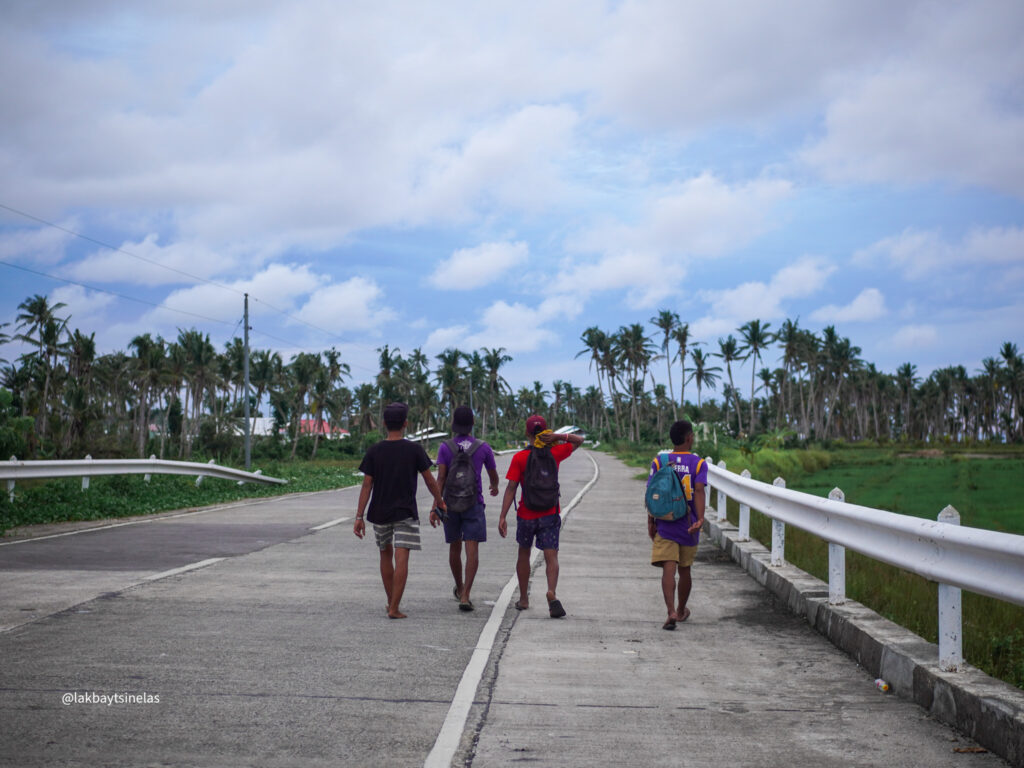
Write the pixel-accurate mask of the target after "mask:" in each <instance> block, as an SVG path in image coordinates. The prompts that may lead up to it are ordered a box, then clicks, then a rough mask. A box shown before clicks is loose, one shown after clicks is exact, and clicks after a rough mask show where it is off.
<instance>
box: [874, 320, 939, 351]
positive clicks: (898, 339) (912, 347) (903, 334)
mask: <svg viewBox="0 0 1024 768" xmlns="http://www.w3.org/2000/svg"><path fill="white" fill-rule="evenodd" d="M938 340H939V332H938V329H936V327H935V326H934V325H904V326H903V327H902V328H899V329H898V330H897V331H896V333H894V334H893V335H892V336H891V337H890V338H889V339H888V340H887V341H886V342H884V344H885V346H887V347H889V348H890V349H893V350H898V351H906V352H913V351H916V350H919V349H921V348H923V347H931V346H934V345H935V344H936V343H938Z"/></svg>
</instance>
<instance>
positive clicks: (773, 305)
mask: <svg viewBox="0 0 1024 768" xmlns="http://www.w3.org/2000/svg"><path fill="white" fill-rule="evenodd" d="M835 269H836V268H835V266H834V265H832V264H829V263H828V262H826V261H824V260H823V259H818V258H813V257H806V258H802V259H800V260H798V261H796V262H794V263H793V264H789V265H787V266H785V267H783V268H782V269H780V270H778V271H777V272H776V273H775V274H774V275H773V276H772V278H771V280H769V281H768V282H760V281H751V282H747V283H743V284H741V285H738V286H736V287H735V288H729V289H725V290H715V291H711V290H706V291H701V292H700V293H699V298H700V301H701V302H702V303H704V304H706V305H708V306H710V307H711V312H710V313H709V314H707V315H706V316H704V317H702V318H700V319H699V320H697V321H696V322H694V323H691V326H690V330H691V331H692V333H693V335H694V337H695V338H697V339H710V338H714V337H716V336H719V335H721V334H723V333H733V332H735V330H736V328H738V327H739V326H741V325H742V324H743V323H746V322H747V321H748V320H753V319H758V320H765V321H771V320H779V319H782V318H785V317H786V316H787V315H788V314H789V313H788V312H787V310H786V308H785V303H786V302H787V300H791V299H798V298H805V297H808V296H813V295H814V294H816V293H817V292H818V291H820V290H821V289H822V288H823V287H824V285H825V282H826V280H827V279H828V276H829V275H831V274H832V273H833V272H834V271H835Z"/></svg>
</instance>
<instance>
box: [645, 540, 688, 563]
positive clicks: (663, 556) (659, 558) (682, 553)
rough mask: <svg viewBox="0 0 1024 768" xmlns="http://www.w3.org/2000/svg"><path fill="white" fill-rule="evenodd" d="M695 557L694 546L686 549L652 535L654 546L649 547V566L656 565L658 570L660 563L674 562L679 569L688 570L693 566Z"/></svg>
mask: <svg viewBox="0 0 1024 768" xmlns="http://www.w3.org/2000/svg"><path fill="white" fill-rule="evenodd" d="M696 557H697V547H696V546H693V547H687V546H684V545H682V544H677V543H676V542H674V541H669V540H668V539H663V538H661V536H660V535H658V534H654V544H653V545H652V546H651V565H656V566H658V567H659V568H660V567H661V564H662V563H665V562H668V561H669V560H675V561H676V562H677V563H679V567H680V568H689V567H690V566H691V565H693V561H694V560H695V559H696Z"/></svg>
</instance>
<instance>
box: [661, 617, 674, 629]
mask: <svg viewBox="0 0 1024 768" xmlns="http://www.w3.org/2000/svg"><path fill="white" fill-rule="evenodd" d="M661 628H662V629H667V630H669V631H670V632H671V631H672V630H674V629H675V628H676V620H675V619H669V620H668V621H666V622H665V623H664V624H662V625H661Z"/></svg>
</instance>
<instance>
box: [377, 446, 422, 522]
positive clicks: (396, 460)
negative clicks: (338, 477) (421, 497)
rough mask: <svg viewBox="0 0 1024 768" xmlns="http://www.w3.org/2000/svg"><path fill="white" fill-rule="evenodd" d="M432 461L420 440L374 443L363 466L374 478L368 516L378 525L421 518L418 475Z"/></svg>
mask: <svg viewBox="0 0 1024 768" xmlns="http://www.w3.org/2000/svg"><path fill="white" fill-rule="evenodd" d="M432 464H433V462H431V461H430V457H429V456H427V452H426V451H424V450H423V446H422V445H420V444H419V443H413V442H410V441H409V440H404V439H403V440H381V441H380V442H379V443H376V444H375V445H371V446H370V449H369V450H368V451H367V452H366V455H365V456H364V457H363V461H362V463H361V464H360V465H359V471H360V472H362V473H363V474H364V475H369V476H370V477H372V478H373V493H372V495H371V496H370V508H369V509H368V510H367V512H366V519H367V520H369V521H370V522H371V523H378V524H383V523H394V522H397V521H399V520H404V519H405V518H407V517H411V518H413V519H416V520H418V519H419V513H418V512H417V511H416V478H417V476H418V475H419V474H420V473H421V472H424V471H426V470H428V469H430V467H431V465H432Z"/></svg>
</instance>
